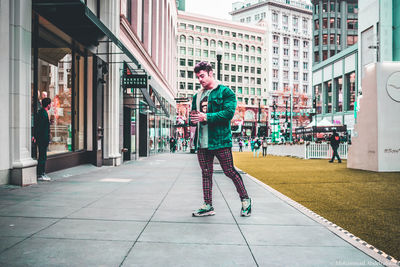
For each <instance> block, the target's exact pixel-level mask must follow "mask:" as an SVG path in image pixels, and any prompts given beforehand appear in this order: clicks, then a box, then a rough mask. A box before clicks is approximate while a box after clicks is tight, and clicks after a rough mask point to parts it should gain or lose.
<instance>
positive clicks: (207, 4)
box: [186, 0, 237, 20]
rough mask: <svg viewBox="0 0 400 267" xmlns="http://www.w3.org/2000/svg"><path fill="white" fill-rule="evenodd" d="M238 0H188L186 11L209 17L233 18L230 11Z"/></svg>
mask: <svg viewBox="0 0 400 267" xmlns="http://www.w3.org/2000/svg"><path fill="white" fill-rule="evenodd" d="M234 2H237V0H186V11H187V12H190V13H196V14H202V15H206V16H209V17H214V18H220V19H227V20H231V18H232V17H231V15H229V14H228V13H229V12H230V11H231V10H232V3H234Z"/></svg>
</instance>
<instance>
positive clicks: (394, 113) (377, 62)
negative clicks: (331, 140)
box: [347, 0, 400, 172]
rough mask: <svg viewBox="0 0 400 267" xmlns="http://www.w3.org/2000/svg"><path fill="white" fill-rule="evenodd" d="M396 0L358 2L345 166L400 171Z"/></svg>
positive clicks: (399, 60) (399, 23)
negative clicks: (352, 120)
mask: <svg viewBox="0 0 400 267" xmlns="http://www.w3.org/2000/svg"><path fill="white" fill-rule="evenodd" d="M399 14H400V2H399V1H398V0H362V1H360V2H359V17H358V19H359V28H358V34H359V38H358V40H359V42H358V49H359V54H360V60H359V61H358V67H359V73H360V75H359V77H360V81H361V83H360V89H362V97H361V99H360V101H359V108H358V113H357V120H356V124H355V128H354V132H355V135H354V137H353V139H352V140H353V141H352V145H351V146H350V148H349V153H348V161H347V166H348V167H349V168H354V169H362V170H369V171H378V172H381V171H385V172H389V171H390V172H398V171H400V164H399V162H400V150H399V149H398V148H399V147H400V139H399V138H398V137H399V135H400V120H399V115H398V114H399V113H400V88H399V85H400V49H399V48H400V19H399V18H400V16H399Z"/></svg>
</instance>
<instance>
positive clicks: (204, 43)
mask: <svg viewBox="0 0 400 267" xmlns="http://www.w3.org/2000/svg"><path fill="white" fill-rule="evenodd" d="M203 45H204V46H208V39H207V38H204V39H203Z"/></svg>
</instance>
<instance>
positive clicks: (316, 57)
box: [314, 51, 319, 62]
mask: <svg viewBox="0 0 400 267" xmlns="http://www.w3.org/2000/svg"><path fill="white" fill-rule="evenodd" d="M314 61H315V62H319V52H318V51H316V52H314Z"/></svg>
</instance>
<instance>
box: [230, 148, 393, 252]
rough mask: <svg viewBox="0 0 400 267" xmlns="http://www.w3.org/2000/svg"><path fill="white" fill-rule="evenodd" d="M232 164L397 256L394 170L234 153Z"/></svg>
mask: <svg viewBox="0 0 400 267" xmlns="http://www.w3.org/2000/svg"><path fill="white" fill-rule="evenodd" d="M234 162H235V165H236V166H237V167H238V168H240V169H242V170H243V171H245V172H247V173H249V174H250V175H252V176H254V177H256V178H257V179H259V180H260V181H262V182H264V183H265V184H267V185H269V186H271V187H273V188H274V189H276V190H278V191H279V192H281V193H283V194H284V195H286V196H288V197H290V198H291V199H293V200H295V201H297V202H299V203H301V204H302V205H303V206H305V207H307V208H309V209H310V210H312V211H314V212H316V213H317V214H319V215H321V216H322V217H324V218H326V219H327V220H329V221H331V222H333V223H335V224H337V225H339V226H340V227H342V228H343V229H346V230H348V231H350V232H351V233H352V234H354V235H356V236H358V237H360V238H361V239H363V240H365V241H366V242H368V243H370V244H371V245H373V246H375V247H376V248H378V249H380V250H382V251H384V252H385V253H387V254H389V255H391V256H393V257H395V258H396V259H400V172H396V173H375V172H370V171H361V170H353V169H348V168H347V167H346V161H345V160H344V161H343V163H342V164H338V163H336V162H335V163H328V160H320V159H315V160H303V159H297V158H290V157H275V156H267V157H266V158H262V157H261V158H256V159H255V158H253V155H252V153H251V152H241V153H239V152H234Z"/></svg>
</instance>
